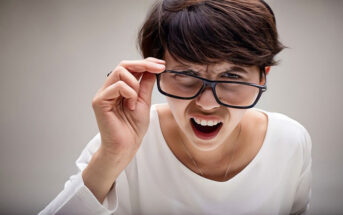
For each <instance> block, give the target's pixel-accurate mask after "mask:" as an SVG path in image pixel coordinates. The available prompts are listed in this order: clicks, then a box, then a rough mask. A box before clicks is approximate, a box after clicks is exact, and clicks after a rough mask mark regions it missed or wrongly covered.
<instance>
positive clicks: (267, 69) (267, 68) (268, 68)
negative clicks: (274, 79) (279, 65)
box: [265, 66, 270, 75]
mask: <svg viewBox="0 0 343 215" xmlns="http://www.w3.org/2000/svg"><path fill="white" fill-rule="evenodd" d="M269 70H270V66H266V67H265V71H266V75H268V73H269Z"/></svg>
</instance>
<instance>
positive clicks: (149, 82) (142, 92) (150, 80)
mask: <svg viewBox="0 0 343 215" xmlns="http://www.w3.org/2000/svg"><path fill="white" fill-rule="evenodd" d="M155 79H156V76H155V75H154V74H151V73H149V72H145V73H144V74H143V77H142V79H141V83H140V88H139V93H138V97H139V98H141V99H143V101H144V102H145V103H146V104H148V105H149V106H150V105H151V94H152V88H153V87H154V83H155Z"/></svg>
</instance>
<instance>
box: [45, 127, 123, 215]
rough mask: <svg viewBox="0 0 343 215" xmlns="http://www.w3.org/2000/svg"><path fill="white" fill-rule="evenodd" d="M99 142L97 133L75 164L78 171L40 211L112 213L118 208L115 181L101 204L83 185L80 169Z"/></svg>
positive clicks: (86, 163)
mask: <svg viewBox="0 0 343 215" xmlns="http://www.w3.org/2000/svg"><path fill="white" fill-rule="evenodd" d="M100 143H101V138H100V133H98V134H97V135H96V136H95V137H94V138H93V139H92V140H91V141H90V142H89V143H88V144H87V146H86V147H85V149H84V150H83V151H82V153H81V155H80V156H79V158H78V159H77V160H76V166H77V167H78V169H79V172H78V173H77V174H75V175H72V176H70V178H69V180H68V181H67V182H66V183H65V185H64V189H63V190H62V192H60V193H59V194H58V195H57V197H56V198H55V199H54V200H53V201H51V202H50V203H49V204H48V205H47V206H46V207H45V208H44V209H43V210H42V211H41V212H40V213H39V215H44V214H84V215H87V214H103V215H105V214H113V213H114V212H115V211H116V210H117V208H118V197H117V189H116V187H117V182H115V183H114V185H113V186H112V188H111V190H110V192H109V193H108V194H107V196H106V198H105V200H104V202H103V203H102V204H101V203H100V202H99V201H98V200H97V199H96V197H95V196H94V195H93V193H92V192H91V191H90V190H89V189H88V188H87V187H86V186H85V184H84V182H83V178H82V171H83V170H84V169H85V168H86V167H87V165H88V163H89V161H90V159H91V157H92V155H93V154H94V153H95V152H96V151H97V149H98V148H99V146H100Z"/></svg>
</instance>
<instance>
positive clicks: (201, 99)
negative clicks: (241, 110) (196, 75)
mask: <svg viewBox="0 0 343 215" xmlns="http://www.w3.org/2000/svg"><path fill="white" fill-rule="evenodd" d="M195 103H196V104H197V105H199V106H200V107H201V108H202V109H204V110H211V109H214V108H218V107H220V104H218V102H217V101H216V98H215V97H214V95H213V92H212V89H211V88H210V87H206V88H205V89H204V90H203V91H202V92H201V94H200V95H199V96H198V97H197V98H196V100H195Z"/></svg>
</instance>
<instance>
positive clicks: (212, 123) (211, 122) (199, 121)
mask: <svg viewBox="0 0 343 215" xmlns="http://www.w3.org/2000/svg"><path fill="white" fill-rule="evenodd" d="M193 119H194V121H195V122H196V123H197V124H199V125H202V126H215V125H217V124H218V123H220V121H217V120H203V119H197V118H193Z"/></svg>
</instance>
